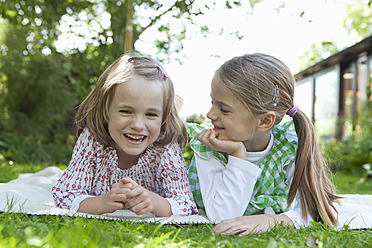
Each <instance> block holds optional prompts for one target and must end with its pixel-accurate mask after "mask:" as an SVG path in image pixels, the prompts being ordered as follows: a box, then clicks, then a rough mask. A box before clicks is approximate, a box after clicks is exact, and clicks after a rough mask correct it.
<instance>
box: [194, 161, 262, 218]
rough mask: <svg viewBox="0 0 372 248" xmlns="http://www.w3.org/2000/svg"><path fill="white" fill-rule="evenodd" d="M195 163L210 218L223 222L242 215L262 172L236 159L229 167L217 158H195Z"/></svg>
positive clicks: (252, 165) (246, 162) (248, 163)
mask: <svg viewBox="0 0 372 248" xmlns="http://www.w3.org/2000/svg"><path fill="white" fill-rule="evenodd" d="M195 164H196V168H197V171H198V177H199V184H200V191H201V194H202V197H203V202H204V207H205V211H206V214H207V216H208V218H209V219H210V220H211V221H215V222H220V221H222V220H226V219H231V218H235V217H238V216H242V215H243V214H244V211H245V209H246V208H247V206H248V203H249V201H250V199H251V196H252V192H253V188H254V185H255V184H256V181H257V179H258V177H259V176H260V174H261V171H262V170H261V169H260V168H258V167H257V166H256V165H254V164H253V163H250V162H248V161H246V160H242V159H239V158H236V157H233V156H229V160H228V164H227V165H226V167H225V166H224V165H222V164H221V163H220V162H219V161H218V160H216V159H215V158H213V157H212V158H209V159H207V160H206V159H202V158H200V157H199V156H195Z"/></svg>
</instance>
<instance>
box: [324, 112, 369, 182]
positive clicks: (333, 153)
mask: <svg viewBox="0 0 372 248" xmlns="http://www.w3.org/2000/svg"><path fill="white" fill-rule="evenodd" d="M360 116H361V119H360V127H359V129H360V130H359V132H354V133H353V134H352V135H351V136H350V137H348V138H347V139H346V140H342V141H334V142H329V143H327V144H325V145H324V146H323V154H324V156H325V157H326V158H327V162H328V164H329V165H330V168H331V170H333V171H336V170H346V171H348V172H352V173H353V174H355V175H362V174H364V172H365V169H364V168H363V165H365V164H371V163H372V110H370V109H369V110H366V111H365V112H361V113H360Z"/></svg>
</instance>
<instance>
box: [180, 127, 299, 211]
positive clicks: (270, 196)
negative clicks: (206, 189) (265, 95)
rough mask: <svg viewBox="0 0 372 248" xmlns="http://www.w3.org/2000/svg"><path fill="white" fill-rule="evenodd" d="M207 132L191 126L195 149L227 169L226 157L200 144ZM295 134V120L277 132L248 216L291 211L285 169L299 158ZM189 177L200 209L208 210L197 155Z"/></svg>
mask: <svg viewBox="0 0 372 248" xmlns="http://www.w3.org/2000/svg"><path fill="white" fill-rule="evenodd" d="M205 128H206V127H203V126H201V125H198V124H195V123H187V130H188V132H189V136H190V146H191V148H192V149H193V150H194V153H195V154H197V155H198V156H199V157H201V158H202V159H208V158H210V157H211V156H213V157H215V158H216V159H217V160H219V161H220V162H221V163H222V164H223V165H226V164H227V161H228V159H227V158H228V155H227V154H226V153H222V152H217V151H213V150H211V149H210V148H208V147H207V146H205V145H203V144H202V143H201V142H200V141H198V140H197V137H198V135H199V133H200V132H201V131H202V130H203V129H205ZM293 131H294V126H293V121H292V120H291V121H289V122H286V123H285V124H283V125H277V126H275V127H274V128H273V131H272V132H273V136H274V143H273V147H272V148H271V151H270V153H269V154H268V155H267V156H266V158H265V159H264V160H263V161H261V162H260V163H259V164H258V167H260V168H261V169H262V172H261V175H260V177H259V178H258V179H257V182H256V184H255V186H254V189H253V193H252V197H251V200H250V202H249V204H248V206H247V209H246V210H245V212H244V215H251V214H255V213H257V212H259V211H261V210H264V209H265V208H267V207H271V208H272V209H273V210H274V211H275V212H276V213H279V212H284V211H287V210H288V207H287V195H288V191H289V187H290V185H288V184H287V182H286V180H287V176H286V172H285V169H286V168H285V167H286V166H287V165H288V164H290V163H291V162H292V161H294V160H295V156H296V149H297V139H293ZM289 132H292V137H291V136H290V135H288V133H289ZM296 137H297V136H296ZM188 175H189V180H190V186H191V190H192V193H193V195H194V200H195V202H196V203H197V205H198V207H199V208H202V209H204V203H203V198H202V195H201V192H200V186H199V179H198V172H197V169H196V165H195V155H194V157H193V158H192V161H191V164H190V166H189V168H188ZM295 205H296V202H293V204H292V206H295Z"/></svg>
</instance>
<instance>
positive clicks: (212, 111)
mask: <svg viewBox="0 0 372 248" xmlns="http://www.w3.org/2000/svg"><path fill="white" fill-rule="evenodd" d="M207 118H208V119H210V120H212V121H214V120H216V119H217V114H216V111H215V107H213V105H212V107H211V109H210V110H209V112H208V113H207Z"/></svg>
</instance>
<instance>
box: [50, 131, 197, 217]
mask: <svg viewBox="0 0 372 248" xmlns="http://www.w3.org/2000/svg"><path fill="white" fill-rule="evenodd" d="M123 177H130V178H132V179H133V180H134V181H136V182H137V183H138V184H139V185H141V186H142V187H144V188H145V189H147V190H149V191H152V192H154V193H156V194H158V195H160V196H162V197H164V198H166V199H167V200H168V201H169V203H170V205H171V207H172V213H173V215H190V214H197V213H198V210H197V207H196V204H195V202H194V200H193V196H192V193H191V190H190V185H189V180H188V175H187V171H186V166H185V162H184V159H183V156H182V152H181V150H180V148H179V146H178V144H176V143H171V144H169V145H167V146H165V147H162V148H157V147H154V146H149V147H148V148H147V149H146V151H145V152H144V153H143V154H142V155H141V156H140V158H139V159H138V162H137V164H136V165H133V166H132V167H131V168H129V169H120V168H118V157H117V153H116V150H115V149H114V148H112V147H104V146H103V145H102V144H101V143H100V142H99V141H97V140H96V139H95V138H94V137H93V136H92V135H91V134H90V133H89V131H88V129H87V128H85V129H84V130H83V132H82V133H81V134H80V137H79V139H78V140H77V142H76V144H75V148H74V151H73V154H72V158H71V161H70V164H69V166H68V167H67V169H66V170H65V171H64V173H63V175H62V176H61V178H60V179H59V180H58V181H57V183H56V184H55V185H54V187H53V188H52V195H53V199H54V202H55V204H56V205H57V206H58V207H60V208H67V209H70V210H72V211H77V210H78V209H79V204H80V202H82V201H83V200H85V199H86V198H88V197H94V196H97V195H102V194H107V193H109V191H110V189H111V188H112V187H113V186H114V184H116V183H119V182H120V181H121V178H123Z"/></svg>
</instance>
